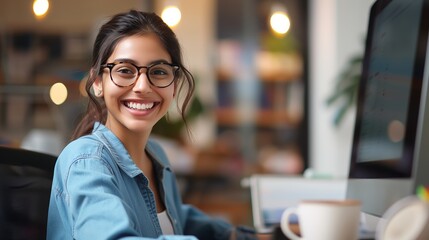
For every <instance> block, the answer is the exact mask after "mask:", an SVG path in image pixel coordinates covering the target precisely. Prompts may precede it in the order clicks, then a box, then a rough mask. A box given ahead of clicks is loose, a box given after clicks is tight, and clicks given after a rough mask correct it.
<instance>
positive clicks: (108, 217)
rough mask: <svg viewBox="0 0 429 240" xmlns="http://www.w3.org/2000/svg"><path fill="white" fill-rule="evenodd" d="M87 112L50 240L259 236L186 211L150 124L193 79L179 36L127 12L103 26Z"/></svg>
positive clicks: (55, 196)
mask: <svg viewBox="0 0 429 240" xmlns="http://www.w3.org/2000/svg"><path fill="white" fill-rule="evenodd" d="M86 91H87V93H88V96H89V97H90V102H89V105H88V110H87V113H86V115H85V117H84V118H83V120H82V121H81V122H80V123H79V125H78V127H77V129H76V132H75V133H74V136H73V139H74V141H72V142H71V143H70V144H69V145H68V146H66V147H65V149H64V150H63V152H62V153H61V154H60V156H59V158H58V160H57V164H56V166H55V174H54V179H53V185H52V192H51V200H50V206H49V219H48V237H47V238H48V239H122V238H124V239H125V238H126V239H144V238H157V239H195V238H199V239H230V238H236V239H253V238H254V235H253V234H252V233H249V232H246V230H243V229H241V228H237V229H234V228H233V227H232V226H231V225H229V224H228V223H226V222H224V221H221V220H218V219H213V218H210V217H208V216H207V215H205V214H203V213H202V212H200V211H199V210H197V209H196V208H194V207H192V206H189V205H184V204H183V203H182V202H181V197H180V194H179V191H178V188H177V186H176V179H175V176H174V173H173V172H172V169H171V167H170V164H169V162H168V160H167V158H166V155H165V154H164V152H163V151H162V149H161V148H160V146H159V145H158V144H156V143H155V142H153V141H151V140H150V139H149V135H150V133H151V130H152V127H153V126H154V125H155V124H156V123H157V122H158V121H159V120H160V119H161V118H162V117H164V115H165V114H166V113H167V110H168V108H169V107H170V104H171V103H172V102H173V99H174V98H176V97H178V95H179V94H181V93H182V92H183V91H185V96H184V98H180V99H184V101H183V104H182V105H181V107H179V108H180V110H181V114H182V118H183V120H184V112H185V109H186V107H187V106H188V103H189V102H190V99H191V96H192V93H193V91H194V79H193V77H192V75H191V74H190V72H189V71H188V70H187V69H186V68H185V67H184V66H183V63H182V59H181V50H180V45H179V43H178V40H177V38H176V36H175V34H174V33H173V31H172V30H171V29H170V28H169V27H168V26H167V25H166V24H165V23H164V22H163V21H162V20H161V19H160V18H159V17H158V16H157V15H155V14H153V13H144V12H138V11H134V10H132V11H129V12H127V13H123V14H118V15H115V16H113V18H112V19H111V20H110V21H109V22H107V23H106V24H104V25H103V26H102V27H101V28H100V31H99V33H98V35H97V38H96V40H95V44H94V49H93V60H92V67H91V70H90V74H89V78H88V81H87V84H86Z"/></svg>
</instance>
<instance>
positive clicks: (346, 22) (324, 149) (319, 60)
mask: <svg viewBox="0 0 429 240" xmlns="http://www.w3.org/2000/svg"><path fill="white" fill-rule="evenodd" d="M373 2H374V0H359V1H355V0H323V1H321V0H310V4H309V6H310V9H309V12H310V14H309V16H310V19H309V23H310V41H309V42H310V43H309V45H310V56H309V57H310V74H309V75H310V91H309V98H310V104H309V105H310V109H309V119H310V123H309V125H310V136H309V141H310V142H309V143H310V148H309V149H310V153H309V156H310V159H309V160H310V167H312V168H313V169H314V170H315V171H316V172H319V173H323V174H329V175H332V176H335V177H346V176H347V174H348V167H349V159H350V151H351V143H352V136H353V127H354V114H355V113H354V110H353V111H350V112H349V114H348V115H347V116H346V118H345V120H344V121H343V122H342V124H341V125H340V126H339V127H335V126H334V125H333V114H334V108H331V107H329V108H328V107H327V105H326V99H327V98H328V96H329V94H330V93H331V90H332V88H333V86H334V83H335V79H336V77H337V75H338V74H339V73H340V72H341V70H342V69H343V68H344V67H345V65H346V63H347V62H348V60H349V59H350V58H351V57H352V56H355V55H356V54H363V48H364V38H365V36H366V30H367V24H368V17H369V10H370V6H371V5H372V3H373Z"/></svg>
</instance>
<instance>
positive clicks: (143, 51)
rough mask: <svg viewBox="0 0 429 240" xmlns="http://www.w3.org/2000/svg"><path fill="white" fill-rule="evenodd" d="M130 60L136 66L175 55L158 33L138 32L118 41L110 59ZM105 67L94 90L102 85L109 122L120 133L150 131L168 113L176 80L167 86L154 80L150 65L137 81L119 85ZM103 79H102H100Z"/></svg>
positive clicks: (107, 122) (107, 124)
mask: <svg viewBox="0 0 429 240" xmlns="http://www.w3.org/2000/svg"><path fill="white" fill-rule="evenodd" d="M119 59H120V60H121V61H129V62H131V63H134V64H135V65H136V66H149V65H151V64H152V63H154V62H159V61H164V62H167V63H171V57H170V55H169V54H168V52H167V51H166V50H165V49H164V47H163V45H162V44H161V42H160V41H159V39H158V37H157V36H156V35H154V34H146V35H135V36H130V37H126V38H124V39H122V40H121V41H120V42H118V44H117V46H116V48H115V49H114V51H113V53H112V55H111V56H110V57H109V58H108V60H107V63H112V62H115V61H117V60H119ZM109 71H110V70H109V69H108V68H105V69H104V71H103V74H102V79H97V80H96V82H95V83H94V88H95V89H94V90H95V92H96V93H97V91H98V90H99V89H100V88H101V89H102V97H104V100H105V103H106V107H107V110H108V114H107V121H106V126H107V127H108V128H109V129H110V130H111V131H112V132H114V133H115V134H116V135H117V136H126V135H127V134H129V133H146V134H148V133H150V131H151V130H152V127H153V126H154V125H155V124H156V123H157V122H158V121H159V120H160V119H161V118H162V117H163V116H164V115H165V114H166V113H167V110H168V108H169V106H170V104H171V102H172V100H173V98H174V83H173V84H171V85H170V86H168V87H166V88H158V87H155V86H153V85H151V84H150V82H149V80H148V79H147V75H146V69H141V70H140V71H141V74H140V76H139V77H138V79H137V81H136V82H135V83H134V84H133V85H131V86H129V87H118V86H116V85H115V84H114V83H113V82H112V81H111V79H110V74H109ZM100 80H101V81H100Z"/></svg>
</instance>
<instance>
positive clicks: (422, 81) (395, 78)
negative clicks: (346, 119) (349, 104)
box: [346, 0, 429, 218]
mask: <svg viewBox="0 0 429 240" xmlns="http://www.w3.org/2000/svg"><path fill="white" fill-rule="evenodd" d="M428 28H429V1H428V0H377V1H375V2H374V4H373V5H372V6H371V10H370V17H369V25H368V31H367V38H366V44H365V53H364V60H363V64H362V74H361V81H360V83H359V90H358V97H357V111H356V121H355V129H354V136H353V144H352V151H351V162H350V171H349V178H348V183H347V194H346V197H347V198H356V199H360V200H361V201H362V212H363V213H365V214H366V215H369V216H374V217H378V218H380V217H381V216H383V214H384V213H385V211H386V210H387V209H388V208H389V207H390V206H391V205H392V204H393V203H395V202H396V201H398V200H400V199H402V198H404V197H405V196H409V195H413V194H415V191H416V188H417V187H418V186H419V185H429V112H428V110H429V97H428V87H429V86H428V80H429V68H428V67H429V59H428V56H429V54H427V53H428V46H427V45H428Z"/></svg>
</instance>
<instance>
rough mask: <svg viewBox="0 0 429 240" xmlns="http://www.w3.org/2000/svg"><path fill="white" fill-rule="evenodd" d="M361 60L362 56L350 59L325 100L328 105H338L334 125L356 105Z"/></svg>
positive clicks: (337, 124)
mask: <svg viewBox="0 0 429 240" xmlns="http://www.w3.org/2000/svg"><path fill="white" fill-rule="evenodd" d="M362 60H363V58H362V56H355V57H352V58H351V59H350V61H349V62H348V64H347V66H346V68H345V69H344V71H342V72H341V74H340V75H339V77H338V78H337V80H336V82H335V87H334V90H333V91H332V93H331V95H330V96H329V98H328V99H327V101H326V103H327V105H328V106H333V105H335V106H338V109H337V110H336V111H335V114H334V124H335V126H339V125H340V123H341V122H342V120H343V118H344V116H345V114H346V113H347V112H348V111H349V110H350V109H351V108H352V107H354V106H355V105H356V98H357V92H358V87H359V80H360V77H361V69H362Z"/></svg>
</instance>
